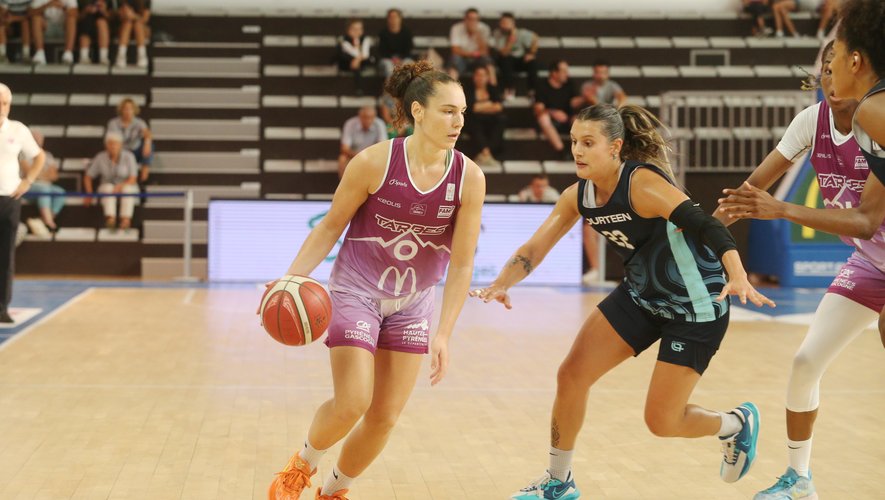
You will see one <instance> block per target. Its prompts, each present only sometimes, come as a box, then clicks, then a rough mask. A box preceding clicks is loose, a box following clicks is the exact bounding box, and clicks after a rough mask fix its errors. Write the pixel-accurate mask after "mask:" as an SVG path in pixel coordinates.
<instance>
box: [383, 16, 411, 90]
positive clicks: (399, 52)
mask: <svg viewBox="0 0 885 500" xmlns="http://www.w3.org/2000/svg"><path fill="white" fill-rule="evenodd" d="M414 48H415V43H414V41H413V40H412V32H411V31H409V28H406V27H405V26H403V13H402V11H401V10H399V9H390V10H388V11H387V26H386V27H385V28H384V29H382V30H381V33H379V34H378V59H379V61H378V68H379V69H380V71H381V76H383V77H384V78H387V77H389V76H390V74H391V73H393V68H395V67H396V66H399V65H400V64H408V63H410V62H412V50H413V49H414Z"/></svg>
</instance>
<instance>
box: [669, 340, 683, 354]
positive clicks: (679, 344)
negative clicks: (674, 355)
mask: <svg viewBox="0 0 885 500" xmlns="http://www.w3.org/2000/svg"><path fill="white" fill-rule="evenodd" d="M670 349H673V350H674V351H676V352H682V351H684V350H685V342H677V341H675V340H674V341H673V342H670Z"/></svg>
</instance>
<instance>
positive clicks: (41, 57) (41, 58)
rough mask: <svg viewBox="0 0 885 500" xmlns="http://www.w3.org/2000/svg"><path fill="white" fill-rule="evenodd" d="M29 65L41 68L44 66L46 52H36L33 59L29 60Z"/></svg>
mask: <svg viewBox="0 0 885 500" xmlns="http://www.w3.org/2000/svg"><path fill="white" fill-rule="evenodd" d="M31 64H33V65H35V66H43V65H44V64H46V52H44V51H42V50H38V51H37V52H36V53H34V57H32V58H31Z"/></svg>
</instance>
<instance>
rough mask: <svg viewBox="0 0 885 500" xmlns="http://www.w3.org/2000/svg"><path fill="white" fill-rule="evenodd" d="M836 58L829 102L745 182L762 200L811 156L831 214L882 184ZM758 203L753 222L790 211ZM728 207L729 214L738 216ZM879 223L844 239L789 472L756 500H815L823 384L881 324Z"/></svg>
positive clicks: (790, 394)
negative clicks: (839, 87) (837, 75)
mask: <svg viewBox="0 0 885 500" xmlns="http://www.w3.org/2000/svg"><path fill="white" fill-rule="evenodd" d="M833 52H834V51H833V42H830V44H829V45H828V46H827V47H826V49H825V50H824V51H823V54H822V58H821V59H822V65H821V77H820V86H821V87H822V88H823V93H824V100H823V101H821V102H820V103H818V104H815V105H813V106H810V107H809V108H807V109H805V110H804V111H802V112H801V113H799V115H798V116H796V118H795V119H794V120H793V122H792V123H791V124H790V127H789V128H788V129H787V132H786V134H785V135H784V138H783V140H781V142H780V144H778V146H777V148H776V149H775V150H774V151H772V152H771V153H770V154H769V155H768V157H766V158H765V160H764V161H763V162H762V164H761V165H759V167H758V168H757V169H756V170H755V171H754V172H753V173H752V174H751V175H750V177H749V178H748V179H747V184H748V185H750V186H755V187H757V188H759V191H760V192H764V191H762V190H765V189H768V188H769V187H771V185H772V184H774V182H775V181H776V180H777V179H779V178H780V177H781V176H782V175H783V174H784V173H785V172H786V171H787V170H788V169H789V168H790V167H791V166H792V164H793V162H794V161H795V160H796V159H797V158H799V157H801V156H802V154H803V153H805V152H806V151H808V150H810V151H811V153H810V154H811V164H812V166H813V167H814V170H815V172H816V173H817V179H818V184H819V186H820V192H821V196H822V197H823V200H824V205H825V206H826V209H834V208H835V209H839V208H853V207H857V206H858V205H860V204H861V194H862V193H865V188H864V186H865V185H866V184H868V183H869V182H870V181H872V182H876V181H875V177H874V176H870V175H869V174H870V169H869V165H868V163H867V160H866V158H865V157H864V155H863V152H862V151H861V148H860V146H859V145H858V143H857V141H856V140H855V138H854V134H853V133H852V127H851V121H852V116H853V115H854V112H855V110H856V108H857V105H858V102H857V100H855V99H853V98H845V99H840V98H837V97H835V95H834V93H833V85H832V80H833V78H832V71H831V61H832V59H833ZM868 176H869V179H868ZM766 195H767V193H766ZM863 196H868V195H867V194H864V195H863ZM760 199H761V200H763V201H764V203H760V204H759V205H757V206H756V208H755V209H754V210H753V212H752V213H753V216H754V217H755V218H759V219H774V218H780V217H783V215H782V214H784V213H785V212H786V211H787V208H786V205H788V204H787V203H785V202H782V201H778V200H774V198H772V197H771V196H766V197H765V198H761V197H760ZM722 201H724V205H723V208H725V207H727V208H734V207H733V206H730V205H729V202H728V201H726V200H722ZM864 203H866V201H864ZM826 209H825V210H826ZM716 215H717V217H719V218H720V219H721V220H722V221H723V222H724V223H725V224H730V223H732V222H734V220H735V219H731V218H729V217H728V216H727V215H726V211H724V210H718V211H717V213H716ZM881 222H882V221H881V219H880V225H881V227H880V228H879V231H878V232H877V233H876V234H874V235H873V237H872V239H869V240H861V239H859V238H850V237H846V236H842V241H844V242H845V243H846V244H848V245H851V246H853V247H855V252H854V254H853V255H852V256H851V257H850V258H849V259H848V262H847V263H846V264H845V265H844V266H843V267H842V269H841V270H840V271H839V275H838V276H837V277H836V279H835V280H834V281H833V283H832V284H831V285H830V287H829V289H828V290H827V293H826V295H824V298H823V300H821V303H820V305H819V306H818V308H817V311H816V312H815V316H814V320H813V322H812V324H811V327H810V328H809V329H808V334H807V335H806V337H805V340H804V341H803V342H802V345H801V346H800V347H799V351H798V352H797V353H796V355H795V356H794V358H793V367H792V372H791V374H790V382H789V386H788V388H787V447H788V454H789V466H788V468H787V471H786V472H785V473H784V475H783V476H781V477H780V478H779V479H778V481H777V482H776V483H775V484H774V485H773V486H772V487H770V488H768V489H766V490H763V491H761V492H759V493H758V494H756V496H755V497H754V498H755V500H786V499H799V498H806V499H815V498H817V492H816V491H815V488H814V483H813V482H812V480H811V469H810V461H811V439H812V430H813V427H814V421H815V419H816V418H817V412H818V406H819V404H820V380H821V378H822V377H823V374H824V372H825V371H826V369H827V367H828V366H829V364H830V363H831V362H832V361H833V359H835V358H836V356H838V355H839V353H840V352H842V350H843V349H844V348H845V347H846V346H847V345H848V344H849V343H851V341H852V340H854V339H855V338H856V337H857V336H858V335H859V334H860V333H861V332H862V331H863V330H864V329H865V328H866V327H867V326H869V325H870V324H871V323H873V322H874V321H875V320H876V317H877V315H878V314H879V312H880V311H881V310H882V307H883V305H885V224H881Z"/></svg>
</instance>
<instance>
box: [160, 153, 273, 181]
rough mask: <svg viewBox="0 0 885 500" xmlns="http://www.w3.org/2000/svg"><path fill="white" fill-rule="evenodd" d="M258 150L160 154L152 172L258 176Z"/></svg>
mask: <svg viewBox="0 0 885 500" xmlns="http://www.w3.org/2000/svg"><path fill="white" fill-rule="evenodd" d="M259 157H260V153H259V151H258V150H257V149H254V150H243V151H239V152H217V151H206V152H194V151H183V152H177V151H176V152H163V151H161V152H158V153H157V156H156V158H154V163H153V165H152V167H151V170H152V171H153V172H156V173H162V174H207V175H211V174H257V173H259V172H260V170H259Z"/></svg>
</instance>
